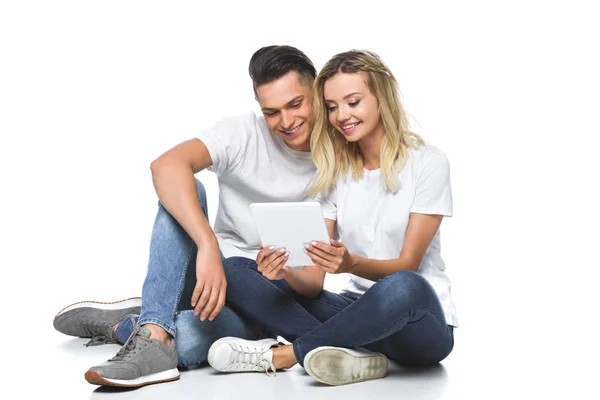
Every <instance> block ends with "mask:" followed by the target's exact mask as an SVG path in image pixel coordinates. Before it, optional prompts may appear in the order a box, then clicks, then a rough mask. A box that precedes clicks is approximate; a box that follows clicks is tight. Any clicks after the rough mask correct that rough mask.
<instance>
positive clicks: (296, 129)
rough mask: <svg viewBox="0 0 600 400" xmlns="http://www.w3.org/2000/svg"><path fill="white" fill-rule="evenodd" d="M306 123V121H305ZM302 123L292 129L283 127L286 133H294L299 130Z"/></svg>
mask: <svg viewBox="0 0 600 400" xmlns="http://www.w3.org/2000/svg"><path fill="white" fill-rule="evenodd" d="M303 123H304V122H303ZM303 123H302V124H303ZM302 124H300V125H298V126H297V127H295V128H294V129H292V130H291V131H288V130H287V129H282V130H283V131H284V132H285V133H287V134H292V133H295V132H297V131H298V129H300V127H301V126H302Z"/></svg>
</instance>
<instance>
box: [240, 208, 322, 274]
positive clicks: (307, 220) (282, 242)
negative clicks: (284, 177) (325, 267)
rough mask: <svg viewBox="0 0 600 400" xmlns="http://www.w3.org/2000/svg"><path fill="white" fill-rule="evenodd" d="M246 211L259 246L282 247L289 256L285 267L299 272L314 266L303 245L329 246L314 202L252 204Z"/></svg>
mask: <svg viewBox="0 0 600 400" xmlns="http://www.w3.org/2000/svg"><path fill="white" fill-rule="evenodd" d="M250 209H251V210H252V213H253V214H254V220H255V221H256V226H257V228H258V234H259V235H260V240H261V242H262V244H263V246H265V247H266V246H275V250H274V251H276V250H277V249H280V248H283V247H285V248H286V249H287V251H289V252H290V255H289V258H288V261H287V263H286V265H287V266H289V267H292V268H302V267H304V266H305V265H314V263H313V262H312V260H311V259H310V257H309V256H308V254H306V253H305V252H304V245H305V244H308V243H310V242H313V241H316V242H323V243H327V244H329V234H328V233H327V226H326V225H325V218H324V217H323V213H322V212H321V204H319V203H318V202H315V201H312V202H300V203H293V202H284V203H252V204H251V205H250Z"/></svg>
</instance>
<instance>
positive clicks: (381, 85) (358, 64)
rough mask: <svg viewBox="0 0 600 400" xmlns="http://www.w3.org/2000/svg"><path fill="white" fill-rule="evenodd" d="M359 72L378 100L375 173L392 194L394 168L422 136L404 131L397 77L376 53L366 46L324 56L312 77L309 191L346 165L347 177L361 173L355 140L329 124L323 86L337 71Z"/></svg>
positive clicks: (327, 185) (325, 186) (320, 188)
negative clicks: (379, 134) (378, 155)
mask: <svg viewBox="0 0 600 400" xmlns="http://www.w3.org/2000/svg"><path fill="white" fill-rule="evenodd" d="M357 72H365V73H366V74H367V77H368V82H367V85H368V87H369V90H370V91H371V93H372V94H373V95H374V96H375V98H376V99H377V102H378V111H379V116H380V118H381V122H382V124H383V129H384V131H385V136H384V138H383V142H382V143H381V176H382V178H383V182H384V184H385V186H386V187H387V188H388V189H389V190H390V191H391V192H392V193H396V192H397V191H398V190H399V189H400V181H399V180H398V175H397V173H398V172H399V171H401V170H402V168H404V165H405V164H406V159H407V157H408V152H407V150H408V148H409V147H417V146H418V145H419V144H423V139H421V137H420V136H419V135H417V134H415V133H412V132H410V131H409V128H408V119H407V117H406V113H405V112H404V108H403V107H402V103H401V100H400V91H399V88H398V82H397V81H396V78H394V75H393V74H392V73H391V71H390V70H389V69H388V67H387V66H386V65H385V64H384V63H383V61H382V60H381V58H379V56H378V55H377V54H375V53H373V52H370V51H366V50H351V51H347V52H345V53H340V54H337V55H335V56H333V58H332V59H331V60H329V61H328V62H327V63H326V64H325V66H324V67H323V69H322V70H321V72H320V73H319V75H318V76H317V78H316V80H315V82H314V98H313V104H312V107H313V129H312V136H311V139H310V146H311V151H312V159H313V162H314V163H315V165H316V167H317V173H316V175H315V177H314V179H313V181H312V186H311V187H310V188H309V190H308V193H309V194H310V195H316V194H317V193H322V194H324V195H327V194H328V193H329V190H330V189H331V188H333V186H334V185H335V183H336V181H337V178H338V176H339V174H340V173H341V174H342V175H343V176H344V177H345V176H346V173H347V172H348V168H350V169H351V170H352V177H353V178H359V177H362V176H363V158H362V154H361V152H360V149H359V147H358V143H356V142H354V143H351V142H347V141H346V139H345V138H344V137H343V135H342V134H341V133H339V132H338V131H337V130H336V129H335V127H333V126H332V125H331V124H330V123H329V119H328V109H327V104H325V100H324V99H325V97H324V91H323V90H324V86H325V82H327V80H328V79H330V78H332V77H333V76H335V75H337V74H339V73H357Z"/></svg>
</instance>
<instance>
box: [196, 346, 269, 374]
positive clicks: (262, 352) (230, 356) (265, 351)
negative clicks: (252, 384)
mask: <svg viewBox="0 0 600 400" xmlns="http://www.w3.org/2000/svg"><path fill="white" fill-rule="evenodd" d="M278 344H279V343H278V342H277V340H275V339H262V340H244V339H239V338H236V337H224V338H221V339H219V340H217V341H216V342H214V343H213V344H212V346H210V349H208V363H209V364H210V366H211V367H213V368H214V369H216V370H217V371H221V372H249V371H258V372H266V373H267V375H269V376H275V366H274V365H273V350H271V347H272V346H275V345H278ZM271 372H272V374H271Z"/></svg>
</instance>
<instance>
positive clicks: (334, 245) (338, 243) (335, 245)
mask: <svg viewBox="0 0 600 400" xmlns="http://www.w3.org/2000/svg"><path fill="white" fill-rule="evenodd" d="M329 242H330V243H331V245H332V246H333V247H345V246H344V244H343V243H342V242H338V241H336V240H333V239H331V240H330V241H329Z"/></svg>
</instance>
